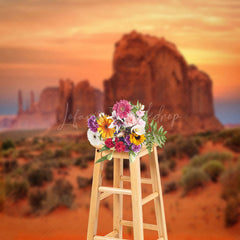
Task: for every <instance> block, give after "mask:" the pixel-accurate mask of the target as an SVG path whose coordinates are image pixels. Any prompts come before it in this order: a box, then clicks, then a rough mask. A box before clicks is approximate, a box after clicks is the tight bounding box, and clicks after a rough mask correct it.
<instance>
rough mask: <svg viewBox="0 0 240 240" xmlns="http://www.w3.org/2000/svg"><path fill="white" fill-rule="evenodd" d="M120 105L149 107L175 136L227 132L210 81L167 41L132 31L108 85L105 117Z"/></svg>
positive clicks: (118, 53)
mask: <svg viewBox="0 0 240 240" xmlns="http://www.w3.org/2000/svg"><path fill="white" fill-rule="evenodd" d="M120 99H127V100H130V101H132V102H133V103H136V101H137V100H139V101H140V102H142V103H143V104H145V106H146V110H149V114H150V115H151V117H155V120H157V121H158V122H159V124H162V125H164V127H165V128H166V129H167V130H168V132H170V133H171V132H174V133H176V132H181V133H197V132H202V131H216V130H219V129H221V128H222V127H223V126H222V124H221V123H220V122H219V121H218V119H217V118H216V117H215V115H214V108H213V95H212V81H211V79H210V77H209V76H208V75H207V74H206V73H204V72H202V71H200V70H198V68H197V67H196V66H194V65H188V64H187V62H186V60H185V59H184V57H183V56H182V54H181V53H180V52H179V51H178V49H177V48H176V46H175V45H174V44H172V43H170V42H168V41H166V40H165V39H164V38H156V37H153V36H149V35H143V34H140V33H137V32H135V31H132V32H131V33H129V34H125V35H124V36H123V37H122V38H121V39H120V41H118V42H117V43H116V48H115V52H114V59H113V75H112V77H111V78H110V79H108V80H105V81H104V110H105V112H107V113H109V112H110V108H109V107H111V106H112V105H113V104H114V103H115V102H116V101H118V100H120Z"/></svg>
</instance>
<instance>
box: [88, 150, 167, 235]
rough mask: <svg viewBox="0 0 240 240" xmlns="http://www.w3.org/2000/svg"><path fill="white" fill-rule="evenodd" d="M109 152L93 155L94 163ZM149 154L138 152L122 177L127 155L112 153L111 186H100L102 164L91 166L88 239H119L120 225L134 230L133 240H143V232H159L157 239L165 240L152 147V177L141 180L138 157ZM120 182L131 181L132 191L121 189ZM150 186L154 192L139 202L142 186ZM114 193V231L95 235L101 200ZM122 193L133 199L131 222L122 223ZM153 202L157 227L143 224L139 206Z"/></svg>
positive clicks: (158, 174) (161, 204)
mask: <svg viewBox="0 0 240 240" xmlns="http://www.w3.org/2000/svg"><path fill="white" fill-rule="evenodd" d="M108 153H109V151H104V152H98V150H97V149H96V152H95V162H96V161H97V160H98V159H100V158H101V157H102V156H104V155H106V154H108ZM146 154H148V151H147V149H146V148H143V147H142V150H141V152H140V153H139V154H138V156H137V158H136V159H135V161H134V162H133V163H130V164H129V167H130V177H129V176H124V175H123V159H129V155H128V153H126V152H123V153H118V152H114V153H113V160H112V161H114V162H113V164H114V170H113V171H114V172H113V187H104V186H102V177H101V175H102V170H103V162H100V163H97V164H95V165H94V170H93V182H92V194H91V203H90V212H89V220H88V232H87V240H120V239H123V238H122V237H123V230H122V228H123V226H127V227H133V236H134V240H144V232H143V230H144V229H149V230H155V231H157V232H158V240H167V239H168V237H167V229H166V220H165V213H164V206H163V196H162V188H161V179H160V173H159V166H158V155H157V147H156V145H154V147H153V149H152V152H151V155H150V173H151V178H141V169H140V157H143V156H144V155H146ZM123 181H128V182H131V189H123ZM142 183H144V184H151V185H152V190H153V193H152V194H150V195H148V196H147V197H145V198H143V199H142V188H141V184H142ZM112 194H113V231H112V232H110V233H109V234H107V235H105V236H98V235H96V234H97V225H98V212H99V205H100V201H101V200H103V199H105V198H106V197H108V196H110V195H112ZM123 194H124V195H131V197H132V214H133V221H126V220H123V211H122V210H123V209H122V208H123ZM151 200H154V206H155V214H156V223H157V224H156V225H154V224H146V223H143V211H142V206H143V205H144V204H146V203H148V202H149V201H151Z"/></svg>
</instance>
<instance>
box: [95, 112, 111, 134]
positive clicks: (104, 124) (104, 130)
mask: <svg viewBox="0 0 240 240" xmlns="http://www.w3.org/2000/svg"><path fill="white" fill-rule="evenodd" d="M112 122H113V120H112V119H111V118H107V116H106V115H104V116H101V117H100V118H99V119H98V120H97V123H98V126H99V127H98V129H97V130H98V131H99V133H100V134H101V136H102V138H112V137H113V134H114V132H115V128H109V126H110V124H111V123H112Z"/></svg>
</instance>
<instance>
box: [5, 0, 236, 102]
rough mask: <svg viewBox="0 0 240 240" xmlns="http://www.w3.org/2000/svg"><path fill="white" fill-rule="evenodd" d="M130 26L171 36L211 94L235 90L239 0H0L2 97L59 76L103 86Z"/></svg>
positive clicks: (233, 94)
mask: <svg viewBox="0 0 240 240" xmlns="http://www.w3.org/2000/svg"><path fill="white" fill-rule="evenodd" d="M133 29H135V30H137V31H139V32H143V33H148V34H151V35H155V36H158V37H161V36H164V37H165V38H166V39H167V40H168V41H170V42H173V43H175V44H176V45H177V47H178V48H179V50H180V52H181V53H182V54H183V55H184V57H185V59H186V60H187V62H188V63H189V64H190V63H194V64H196V65H197V66H198V67H199V68H200V69H201V70H204V71H205V72H207V73H208V74H209V75H210V76H211V78H212V80H213V83H214V96H215V98H229V97H232V98H238V97H239V95H240V94H239V92H240V81H239V75H240V74H239V73H240V57H239V53H240V41H239V40H240V1H239V0H210V1H209V0H183V1H178V0H171V1H169V0H156V1H155V0H148V1H147V0H127V1H126V0H111V1H100V0H5V1H4V0H0V33H1V37H0V89H1V90H0V91H1V97H0V100H1V101H10V100H11V99H14V101H15V100H16V97H15V95H16V92H17V90H18V89H19V88H22V89H25V90H26V91H28V90H30V89H33V90H35V91H36V92H37V93H39V92H40V90H41V89H42V88H43V87H45V86H52V85H56V86H57V85H58V80H59V78H61V77H62V78H67V77H70V78H71V79H72V80H74V81H75V82H77V81H79V80H82V79H86V78H87V79H89V80H90V82H91V83H92V84H93V85H95V86H97V87H99V88H102V80H103V79H106V78H109V77H110V75H111V73H112V69H111V68H112V63H111V60H112V56H113V51H114V43H115V42H116V41H117V40H119V39H120V38H121V36H122V34H124V33H127V32H130V31H132V30H133Z"/></svg>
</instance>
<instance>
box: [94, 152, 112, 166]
mask: <svg viewBox="0 0 240 240" xmlns="http://www.w3.org/2000/svg"><path fill="white" fill-rule="evenodd" d="M112 155H113V153H112V152H110V153H109V154H107V155H105V156H103V157H101V158H100V159H98V160H97V161H96V162H95V163H99V162H103V161H105V160H111V159H112Z"/></svg>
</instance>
